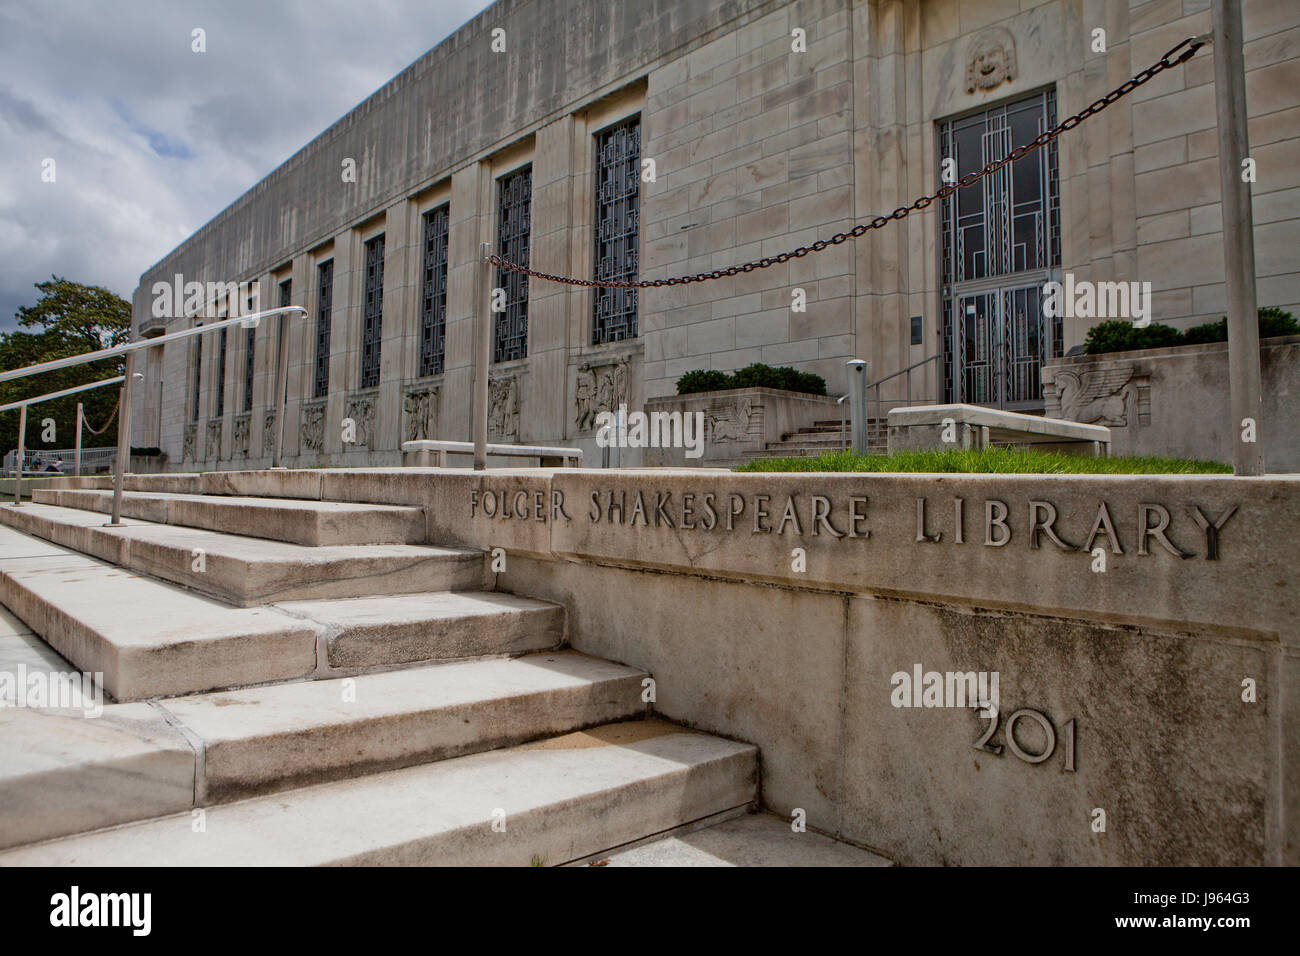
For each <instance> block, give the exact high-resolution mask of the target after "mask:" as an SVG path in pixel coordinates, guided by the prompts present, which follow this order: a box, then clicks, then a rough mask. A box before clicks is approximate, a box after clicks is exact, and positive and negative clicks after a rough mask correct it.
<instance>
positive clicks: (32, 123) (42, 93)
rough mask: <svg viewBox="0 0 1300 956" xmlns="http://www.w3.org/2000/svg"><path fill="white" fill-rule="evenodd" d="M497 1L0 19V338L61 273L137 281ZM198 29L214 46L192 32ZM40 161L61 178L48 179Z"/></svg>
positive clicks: (128, 289)
mask: <svg viewBox="0 0 1300 956" xmlns="http://www.w3.org/2000/svg"><path fill="white" fill-rule="evenodd" d="M485 6H487V0H365V2H355V0H279V2H276V0H117V2H113V3H104V2H99V0H80V2H78V0H46V2H42V3H32V4H27V5H25V6H20V5H18V4H8V5H6V6H5V7H4V9H3V10H0V330H7V329H10V328H13V327H14V321H13V314H14V311H15V309H16V308H17V307H18V306H19V305H27V304H31V303H32V302H33V301H34V300H35V296H36V292H35V290H34V289H33V288H32V285H33V283H35V282H40V281H43V280H45V279H48V278H49V276H50V275H51V274H52V273H56V274H59V275H65V276H67V277H68V278H70V279H75V280H77V281H81V282H88V283H94V284H98V285H104V286H107V287H108V288H110V289H112V290H113V291H115V292H117V293H118V294H119V295H121V296H123V297H124V298H128V299H129V298H130V296H131V294H132V292H133V290H134V289H135V286H136V284H137V282H138V281H139V276H140V273H141V272H143V271H144V270H145V269H146V268H148V267H149V266H150V265H152V264H153V263H154V262H156V261H157V260H158V259H160V258H161V257H162V256H163V255H164V254H165V253H166V252H168V251H169V250H170V249H172V248H173V247H174V246H176V245H177V244H178V243H179V242H181V241H182V240H183V239H184V238H185V237H186V236H188V235H189V234H191V233H192V232H194V230H195V229H197V228H198V227H199V226H201V225H203V223H204V222H206V221H207V220H208V219H210V218H211V217H212V216H214V215H216V214H217V213H218V212H220V211H221V210H222V209H223V208H225V207H226V206H227V205H229V204H230V202H232V201H233V200H234V199H235V198H237V197H238V196H239V195H240V194H241V193H243V192H244V191H245V190H247V189H248V188H249V187H250V186H252V185H253V184H254V183H255V182H257V181H258V180H259V179H261V178H262V177H263V176H265V175H266V174H267V173H268V172H270V171H271V170H272V169H274V168H275V167H276V166H278V165H279V164H280V163H282V162H283V161H284V160H286V159H288V158H289V156H290V155H292V154H293V152H294V151H296V150H297V149H298V148H299V147H301V146H302V145H304V144H305V143H307V142H308V141H309V140H311V139H312V138H313V137H314V136H316V135H317V134H318V133H320V132H321V131H322V130H324V129H325V128H326V127H327V126H329V125H330V124H331V123H332V122H333V121H334V120H335V119H337V118H338V117H339V116H341V115H342V114H343V113H345V112H346V111H347V110H349V109H350V108H351V107H353V106H355V105H356V104H357V103H358V102H360V101H361V100H363V99H365V97H367V96H368V95H370V94H371V93H373V92H374V91H375V90H376V89H378V88H379V87H380V86H382V85H383V84H384V83H385V82H387V81H388V80H389V79H391V78H392V77H393V76H394V75H395V74H396V73H398V72H400V71H401V70H402V68H404V67H405V66H407V65H408V64H409V63H410V62H411V61H413V60H415V59H416V58H417V57H419V56H420V55H421V54H422V53H424V52H425V51H426V50H428V49H430V48H431V47H434V46H436V45H437V44H438V43H439V42H441V41H442V39H443V38H444V37H446V36H447V35H448V34H449V33H451V32H452V31H454V30H455V29H456V28H457V27H459V26H460V25H461V24H462V23H464V22H465V21H466V20H468V19H470V18H471V17H473V16H474V15H476V14H477V13H478V12H479V11H480V10H481V9H482V8H483V7H485ZM195 29H202V30H203V31H205V38H204V39H205V42H206V46H207V51H206V52H205V53H195V52H193V50H192V49H191V47H192V43H193V40H192V35H193V31H194V30H195ZM47 160H53V161H54V172H55V179H54V182H43V181H42V178H41V173H42V170H43V169H44V168H46V162H47Z"/></svg>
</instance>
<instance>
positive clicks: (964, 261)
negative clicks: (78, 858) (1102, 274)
mask: <svg viewBox="0 0 1300 956" xmlns="http://www.w3.org/2000/svg"><path fill="white" fill-rule="evenodd" d="M1055 124H1056V94H1055V92H1054V91H1053V90H1045V91H1042V92H1039V93H1035V94H1033V95H1031V96H1028V97H1024V98H1022V99H1019V100H1015V101H1013V102H1010V103H1004V104H1000V105H998V106H995V107H992V108H990V109H986V110H982V111H980V112H977V113H973V114H970V115H967V116H963V117H959V118H957V119H952V120H946V121H944V122H942V123H941V124H940V126H939V149H940V161H941V162H942V160H943V159H944V158H951V159H953V160H955V165H954V167H953V168H952V171H951V172H952V175H953V178H954V179H960V178H961V177H962V176H964V175H966V174H967V173H970V172H974V171H978V170H980V169H982V168H984V166H985V165H986V164H988V163H989V162H990V161H993V160H996V159H1000V158H1001V157H1003V156H1005V155H1006V154H1007V153H1008V152H1010V151H1011V150H1012V149H1013V148H1015V147H1017V146H1020V145H1022V144H1024V143H1027V142H1029V141H1031V140H1033V139H1034V137H1036V136H1037V135H1038V134H1039V133H1040V132H1042V131H1044V130H1046V129H1048V128H1049V127H1051V126H1054V125H1055ZM941 172H942V167H941ZM940 210H941V226H942V228H941V231H940V234H941V257H942V274H943V319H942V322H943V324H942V333H943V341H944V365H943V368H944V397H945V400H946V401H950V402H951V401H965V402H974V403H978V404H993V405H1003V404H1020V405H1023V404H1025V403H1029V404H1031V405H1032V404H1033V403H1035V402H1038V401H1041V399H1042V390H1041V389H1042V386H1041V383H1040V382H1039V381H1038V379H1037V377H1036V375H1037V372H1036V369H1035V367H1034V366H1035V363H1041V361H1042V358H1043V357H1044V354H1045V350H1046V349H1047V348H1050V351H1051V353H1052V354H1053V355H1059V354H1061V346H1062V332H1063V328H1062V326H1061V323H1060V321H1059V320H1055V319H1054V320H1052V321H1051V322H1050V323H1049V325H1050V328H1044V326H1043V322H1044V320H1043V318H1042V312H1041V301H1039V300H1038V299H1037V298H1036V297H1035V296H1033V295H1030V294H1029V293H1031V292H1032V291H1033V290H1032V289H1029V288H1026V286H1028V284H1029V283H1030V282H1034V281H1036V276H1035V275H1034V274H1037V275H1046V274H1047V273H1048V271H1049V270H1051V269H1053V268H1056V267H1058V266H1059V265H1060V260H1061V226H1060V218H1061V217H1060V194H1059V175H1058V154H1057V144H1056V142H1055V141H1052V142H1051V143H1049V144H1048V145H1047V146H1045V147H1044V148H1042V149H1040V150H1036V151H1035V152H1033V153H1030V154H1029V155H1028V156H1025V157H1024V158H1023V159H1020V160H1018V161H1016V162H1014V163H1011V164H1009V165H1007V166H1004V167H1003V168H1002V169H1000V170H998V171H997V172H996V173H994V174H992V175H989V176H986V177H984V178H983V179H981V180H980V182H979V183H977V184H974V185H972V186H968V187H966V188H963V189H958V190H956V191H955V192H954V193H953V194H952V195H951V196H950V197H948V198H947V199H945V200H943V201H942V202H941V203H940ZM1003 277H1005V279H1004V280H1003V281H999V280H1000V279H1003ZM1039 285H1041V283H1039ZM1008 287H1018V288H1008ZM990 296H991V298H989V297H990ZM1031 299H1032V300H1035V301H1032V302H1031V301H1030V300H1031ZM971 303H976V306H977V311H976V319H975V325H976V326H978V328H976V327H973V326H972V325H971V322H969V321H968V319H969V318H970V316H969V314H968V313H967V311H966V310H967V307H968V306H969V305H970V304H971ZM1027 323H1031V324H1032V328H1031V327H1030V325H1029V324H1027ZM990 336H992V338H990ZM968 361H969V362H973V363H974V364H973V365H972V366H970V367H969V368H968V367H967V364H966V363H967V362H968Z"/></svg>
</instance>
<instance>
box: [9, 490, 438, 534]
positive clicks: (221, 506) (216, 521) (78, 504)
mask: <svg viewBox="0 0 1300 956" xmlns="http://www.w3.org/2000/svg"><path fill="white" fill-rule="evenodd" d="M32 497H33V499H34V500H35V501H36V502H37V503H39V504H47V505H58V506H60V507H64V508H79V509H81V510H84V511H94V512H98V513H100V514H111V513H112V511H113V493H112V492H111V491H93V490H62V489H51V488H45V489H41V490H39V491H37V492H36V493H35V494H34V495H33V496H32ZM122 515H123V516H124V517H127V518H140V519H142V520H144V521H152V522H155V523H158V524H174V525H184V526H185V527H189V528H204V529H207V530H209V531H224V532H226V533H228V534H238V535H245V536H247V537H253V538H269V539H271V540H273V541H287V542H289V543H291V544H301V545H307V546H308V547H321V546H324V545H340V544H418V543H419V542H422V541H424V540H425V528H424V509H423V508H410V507H402V506H398V505H370V504H354V503H351V502H344V501H301V500H297V499H293V498H236V497H222V496H220V495H199V494H174V493H168V492H145V491H127V492H123V494H122Z"/></svg>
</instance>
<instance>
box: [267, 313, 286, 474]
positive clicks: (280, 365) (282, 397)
mask: <svg viewBox="0 0 1300 956" xmlns="http://www.w3.org/2000/svg"><path fill="white" fill-rule="evenodd" d="M288 318H289V316H288V314H287V313H284V312H281V313H280V328H279V333H278V335H277V336H276V342H277V346H276V347H277V349H278V351H277V352H276V361H275V401H274V402H273V403H272V407H273V408H274V409H275V437H274V438H273V439H272V442H271V467H272V468H283V467H284V465H282V464H281V463H280V458H281V455H282V454H283V452H284V406H285V402H286V393H287V392H288V390H289V382H288V379H289V350H288V349H287V348H285V345H286V344H287V343H286V342H285V327H284V326H285V320H286V319H288ZM263 454H266V452H265V451H263Z"/></svg>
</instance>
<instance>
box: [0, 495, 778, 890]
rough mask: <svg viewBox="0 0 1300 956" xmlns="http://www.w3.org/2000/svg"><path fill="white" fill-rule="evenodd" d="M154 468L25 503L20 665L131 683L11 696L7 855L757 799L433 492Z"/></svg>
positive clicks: (546, 837)
mask: <svg viewBox="0 0 1300 956" xmlns="http://www.w3.org/2000/svg"><path fill="white" fill-rule="evenodd" d="M194 477H196V476H194ZM205 477H206V476H205ZM84 484H86V485H93V483H90V482H86V483H84ZM142 484H147V483H143V482H138V481H137V482H136V483H135V485H136V486H137V487H139V486H140V485H142ZM152 484H153V486H154V487H157V488H159V489H162V490H135V491H130V492H128V493H127V494H126V495H125V499H124V506H123V514H124V520H123V523H122V525H121V526H120V527H116V528H108V527H104V522H105V513H106V512H108V511H109V510H110V508H111V498H110V495H109V493H108V492H106V491H104V490H102V488H95V487H93V486H91V487H83V488H78V489H68V488H65V489H58V490H54V489H50V490H42V491H38V492H36V494H35V501H34V502H33V503H30V504H24V505H22V506H20V507H14V506H12V505H4V506H0V603H2V604H3V605H4V606H5V607H6V608H8V609H9V611H11V612H12V614H13V617H10V616H9V615H7V614H6V615H5V621H7V622H8V623H7V624H5V623H4V621H0V672H8V673H22V674H24V675H27V676H28V677H30V676H31V675H52V674H57V673H66V672H69V671H83V672H84V671H89V672H92V673H93V672H100V673H102V674H103V683H102V686H103V689H104V691H105V692H106V693H107V694H108V695H111V701H107V702H105V703H104V704H103V708H102V713H101V714H99V715H98V716H95V717H91V716H88V715H86V714H85V713H83V712H82V711H81V710H75V709H57V708H53V707H39V706H27V707H0V758H2V759H0V808H3V811H2V812H0V864H9V865H15V864H91V865H111V866H123V865H136V864H149V865H157V864H161V865H175V864H195V865H214V864H216V865H220V864H240V865H247V864H250V863H251V864H269V865H302V864H339V863H352V864H425V863H432V864H440V865H470V864H515V865H529V864H534V865H535V864H539V863H545V864H561V863H566V862H572V861H575V860H580V859H583V858H586V857H591V856H593V855H596V854H601V853H604V852H606V851H609V850H612V849H614V848H617V847H620V846H624V845H626V844H630V843H633V842H635V841H640V840H644V839H645V838H647V837H650V836H653V835H655V834H660V833H663V832H665V831H671V830H674V829H676V828H679V827H683V826H685V825H688V824H693V823H697V822H698V821H703V820H712V819H724V818H726V817H728V816H729V815H734V814H735V813H738V812H743V810H744V809H745V808H748V807H751V806H752V805H753V804H754V803H755V801H756V797H757V757H758V755H757V751H756V750H755V748H754V747H752V746H749V745H746V744H743V743H737V742H734V741H729V740H723V739H720V738H718V737H714V736H710V735H707V734H703V733H697V732H693V731H689V730H686V729H684V728H682V727H679V726H676V725H674V724H670V723H667V722H665V721H663V720H660V719H656V718H654V717H652V716H651V715H650V714H648V712H647V705H646V704H644V703H643V702H642V700H641V692H642V690H641V689H642V680H643V679H644V678H645V677H646V676H647V675H646V674H644V673H643V672H641V671H639V670H636V669H634V668H630V667H625V666H623V665H620V664H615V663H611V662H608V661H603V660H599V659H596V658H592V657H589V656H586V655H583V654H580V653H577V652H575V651H573V650H570V649H567V648H566V647H565V609H564V608H563V607H560V606H558V605H555V604H551V603H547V602H544V601H537V600H532V599H529V598H526V597H520V596H516V595H513V594H506V593H500V592H495V591H493V590H490V589H489V581H490V577H489V575H488V574H487V570H486V563H485V556H484V555H483V554H482V553H481V552H478V551H474V550H467V549H463V548H446V547H439V546H437V545H434V544H430V543H428V542H427V539H428V535H427V532H426V518H425V515H424V513H423V510H422V509H420V508H412V507H405V506H390V505H374V504H353V503H348V502H330V501H319V500H305V499H294V498H258V497H243V496H232V495H220V494H206V493H198V492H199V489H200V486H199V485H198V484H196V483H194V482H173V483H168V482H166V481H163V480H161V479H160V480H159V481H156V482H154V483H152ZM5 627H7V628H8V631H7V632H6V630H5V629H4V628H5ZM29 632H30V633H29ZM37 679H38V680H39V678H37Z"/></svg>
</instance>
